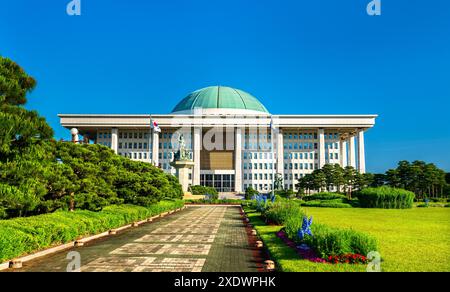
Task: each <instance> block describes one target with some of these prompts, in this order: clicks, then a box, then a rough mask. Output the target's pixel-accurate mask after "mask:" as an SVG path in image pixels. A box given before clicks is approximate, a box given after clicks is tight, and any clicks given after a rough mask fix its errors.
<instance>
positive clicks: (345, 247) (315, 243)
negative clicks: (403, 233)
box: [285, 218, 377, 259]
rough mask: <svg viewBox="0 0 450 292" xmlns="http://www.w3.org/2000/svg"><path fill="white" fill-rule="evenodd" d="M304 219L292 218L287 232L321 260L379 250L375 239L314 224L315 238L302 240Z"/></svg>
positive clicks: (346, 230) (312, 227)
mask: <svg viewBox="0 0 450 292" xmlns="http://www.w3.org/2000/svg"><path fill="white" fill-rule="evenodd" d="M302 220H303V218H290V219H289V220H288V221H287V222H286V227H285V232H286V234H287V235H288V237H289V238H291V239H293V240H294V241H296V242H297V243H306V244H307V245H308V246H309V247H311V248H312V249H313V250H314V251H315V252H316V253H317V255H318V256H320V257H321V258H324V259H326V258H328V257H329V256H343V255H347V254H360V255H367V254H368V253H369V252H370V251H376V250H377V241H376V239H375V238H373V237H371V236H369V235H366V234H364V233H361V232H357V231H354V230H352V229H339V228H334V227H330V226H328V225H323V224H316V223H313V224H312V226H311V231H312V234H313V236H306V237H305V238H304V239H303V240H300V238H298V235H297V231H298V229H300V228H301V226H302Z"/></svg>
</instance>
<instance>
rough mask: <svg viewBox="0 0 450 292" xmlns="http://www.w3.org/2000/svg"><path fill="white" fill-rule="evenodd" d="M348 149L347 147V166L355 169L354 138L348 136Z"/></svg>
mask: <svg viewBox="0 0 450 292" xmlns="http://www.w3.org/2000/svg"><path fill="white" fill-rule="evenodd" d="M348 147H349V149H348V150H349V155H348V166H353V167H354V168H355V169H356V155H355V136H350V138H349V145H348Z"/></svg>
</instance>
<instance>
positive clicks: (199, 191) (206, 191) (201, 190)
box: [191, 186, 219, 200]
mask: <svg viewBox="0 0 450 292" xmlns="http://www.w3.org/2000/svg"><path fill="white" fill-rule="evenodd" d="M191 192H192V194H193V195H195V196H206V195H209V196H210V197H209V199H211V200H217V199H219V193H218V192H217V190H216V189H215V188H213V187H205V186H191Z"/></svg>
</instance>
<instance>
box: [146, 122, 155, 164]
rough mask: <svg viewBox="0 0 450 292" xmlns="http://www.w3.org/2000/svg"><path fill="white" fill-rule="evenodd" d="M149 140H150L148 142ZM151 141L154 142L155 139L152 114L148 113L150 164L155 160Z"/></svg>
mask: <svg viewBox="0 0 450 292" xmlns="http://www.w3.org/2000/svg"><path fill="white" fill-rule="evenodd" d="M150 141H151V142H150ZM153 143H155V141H153V118H152V115H150V135H149V137H148V155H149V156H150V157H149V158H150V161H151V164H152V165H155V162H154V161H153V153H152V150H153Z"/></svg>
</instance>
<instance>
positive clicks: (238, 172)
mask: <svg viewBox="0 0 450 292" xmlns="http://www.w3.org/2000/svg"><path fill="white" fill-rule="evenodd" d="M235 135H236V136H235V138H234V145H235V147H234V169H235V175H234V191H235V192H238V193H241V192H242V129H241V128H236V129H235Z"/></svg>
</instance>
